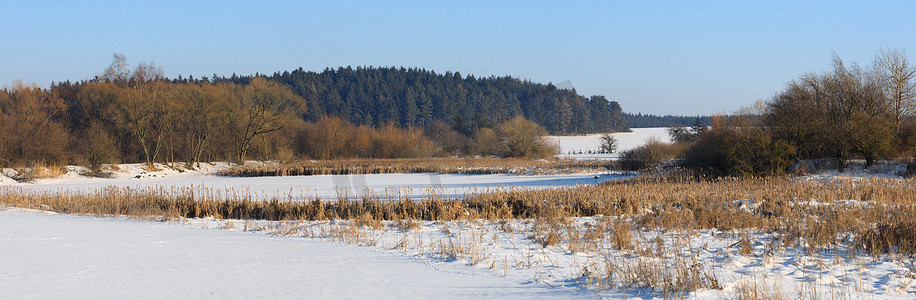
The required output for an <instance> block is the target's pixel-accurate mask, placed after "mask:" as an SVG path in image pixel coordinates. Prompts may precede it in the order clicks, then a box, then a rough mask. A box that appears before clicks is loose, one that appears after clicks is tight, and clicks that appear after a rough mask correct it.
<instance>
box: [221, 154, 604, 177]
mask: <svg viewBox="0 0 916 300" xmlns="http://www.w3.org/2000/svg"><path fill="white" fill-rule="evenodd" d="M612 169H616V165H615V163H614V162H612V161H601V160H572V159H549V160H532V159H522V158H419V159H411V158H402V159H346V160H321V161H296V162H289V163H280V164H274V165H266V166H264V165H261V166H236V167H232V168H229V169H225V170H221V171H219V172H218V173H217V174H218V175H222V176H234V177H255V176H299V175H364V174H391V173H439V174H475V175H480V174H515V175H545V174H547V175H549V174H568V173H582V172H601V171H607V170H612Z"/></svg>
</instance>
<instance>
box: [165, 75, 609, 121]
mask: <svg viewBox="0 0 916 300" xmlns="http://www.w3.org/2000/svg"><path fill="white" fill-rule="evenodd" d="M256 77H258V75H256V76H253V77H252V76H237V75H232V76H230V77H224V76H217V75H214V77H213V78H210V79H209V80H210V81H214V82H228V83H235V84H244V83H247V82H248V81H250V80H251V79H252V78H256ZM266 78H267V79H268V80H270V81H275V82H280V83H283V84H284V85H286V86H288V87H289V88H290V89H291V90H292V91H293V92H295V93H296V94H297V95H299V96H300V97H302V98H305V99H309V101H308V103H307V105H308V110H307V112H306V113H305V114H304V116H303V117H304V118H305V120H307V121H317V120H319V119H321V118H322V117H324V116H337V117H340V118H342V119H344V120H347V121H348V122H350V123H353V124H360V125H368V126H373V127H380V126H383V125H386V124H389V123H391V124H394V125H395V126H398V127H401V128H407V127H418V128H422V129H428V128H431V127H432V126H433V125H434V123H435V122H436V121H442V122H446V123H456V122H457V123H460V125H462V126H466V127H467V129H464V130H462V131H472V130H473V129H474V128H484V127H494V126H495V125H496V124H499V123H501V122H503V121H506V120H509V119H512V118H514V117H516V116H523V117H525V118H527V119H529V120H531V121H534V122H535V123H538V124H540V125H542V126H543V127H544V128H545V129H546V130H547V131H548V132H550V133H552V134H583V133H595V132H615V131H624V130H626V122H625V121H624V119H623V117H622V109H621V107H620V104H619V103H617V102H616V101H609V100H608V99H606V98H605V97H604V96H592V97H588V98H586V97H584V96H581V95H579V94H577V93H576V92H575V91H574V90H567V89H558V88H557V87H556V86H554V85H553V84H546V85H545V84H539V83H534V82H531V81H527V80H520V79H517V78H513V77H510V76H501V77H497V76H491V77H485V78H477V77H475V76H473V75H468V76H462V75H461V73H459V72H445V73H436V72H435V71H429V70H425V69H419V68H403V67H401V68H394V67H388V68H376V67H357V68H352V67H340V68H337V69H325V70H324V71H322V72H312V71H305V70H303V69H302V68H299V69H296V70H293V71H292V72H289V71H285V72H282V73H279V72H278V73H274V74H273V75H270V76H267V77H266ZM176 80H177V81H195V80H193V79H176ZM198 80H203V79H198Z"/></svg>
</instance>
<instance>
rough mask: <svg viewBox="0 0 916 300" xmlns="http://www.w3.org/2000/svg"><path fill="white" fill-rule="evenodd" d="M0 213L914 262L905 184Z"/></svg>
mask: <svg viewBox="0 0 916 300" xmlns="http://www.w3.org/2000/svg"><path fill="white" fill-rule="evenodd" d="M0 203H2V204H4V205H7V206H14V207H23V208H33V209H42V210H49V211H55V212H59V213H71V214H94V215H127V216H141V217H142V216H159V217H163V218H206V217H213V218H224V219H257V220H329V219H352V220H362V221H361V222H364V223H366V224H371V223H373V222H377V221H401V222H405V221H407V222H409V221H410V220H426V221H453V220H476V219H487V220H505V219H543V220H548V223H549V224H561V223H562V220H564V219H567V218H570V217H588V216H598V215H602V216H627V217H629V218H630V220H631V223H632V226H633V227H634V228H636V229H640V230H660V231H663V232H665V231H685V230H687V231H689V230H698V229H719V230H722V231H739V230H755V231H761V232H773V233H778V234H780V241H781V242H782V243H783V244H784V246H804V247H806V248H809V249H811V251H816V250H824V249H835V248H836V247H838V245H841V244H853V245H855V247H857V249H861V250H863V251H867V252H869V253H871V254H875V255H879V254H885V253H905V254H916V182H914V180H912V179H910V180H896V179H846V180H821V181H809V180H802V179H793V178H776V179H723V180H715V181H711V180H691V179H683V178H672V177H665V176H650V177H640V178H635V179H626V180H615V181H610V182H606V183H601V184H597V185H584V186H576V187H570V188H562V189H553V190H517V189H508V190H501V191H496V192H491V193H485V194H477V195H470V196H465V197H460V198H445V197H441V196H439V195H437V194H435V193H432V192H430V193H428V194H427V195H426V196H425V197H424V198H422V199H419V200H417V199H411V198H408V197H407V196H402V198H394V199H380V198H378V197H374V196H371V195H365V196H363V197H362V198H360V199H346V198H343V197H340V198H338V199H337V200H332V201H321V200H320V199H318V198H317V197H316V198H313V199H312V200H306V201H299V200H291V199H279V198H273V199H269V200H259V199H255V198H254V197H252V196H251V195H250V194H248V193H246V192H241V191H232V190H217V189H212V188H204V187H188V188H165V187H160V188H148V189H132V188H116V187H107V188H101V189H97V190H95V191H92V192H89V193H61V192H31V191H25V190H22V189H19V188H11V187H7V188H2V189H0ZM556 226H560V225H556ZM619 226H620V225H618V226H616V227H619ZM614 227H615V226H610V227H609V228H614ZM557 231H559V230H557ZM545 237H548V239H546V240H545V244H551V242H550V241H549V239H553V238H554V237H550V234H549V233H547V234H546V235H545ZM567 238H568V237H567Z"/></svg>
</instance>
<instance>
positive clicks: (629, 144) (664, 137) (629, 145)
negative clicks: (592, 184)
mask: <svg viewBox="0 0 916 300" xmlns="http://www.w3.org/2000/svg"><path fill="white" fill-rule="evenodd" d="M632 130H633V132H616V133H613V135H614V138H615V139H617V151H616V152H615V153H611V154H588V151H596V150H598V149H600V148H601V135H600V134H589V135H578V136H549V137H547V138H548V139H549V140H551V141H553V142H556V143H558V144H559V145H560V155H557V157H560V158H575V159H615V158H618V157H620V153H621V152H623V151H627V150H630V149H633V148H636V147H639V146H642V145H643V144H645V143H646V141H648V140H649V139H651V138H656V139H658V140H660V141H662V142H666V143H670V142H671V138H670V137H669V136H668V128H667V127H656V128H633V129H632ZM579 151H582V153H583V154H578V152H579ZM571 153H575V154H571Z"/></svg>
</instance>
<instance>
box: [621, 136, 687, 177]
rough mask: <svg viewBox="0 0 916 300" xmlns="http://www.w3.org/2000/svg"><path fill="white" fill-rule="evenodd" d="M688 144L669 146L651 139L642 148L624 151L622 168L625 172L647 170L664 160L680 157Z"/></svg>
mask: <svg viewBox="0 0 916 300" xmlns="http://www.w3.org/2000/svg"><path fill="white" fill-rule="evenodd" d="M685 147H686V144H683V143H675V144H669V143H665V142H662V141H660V140H658V139H656V138H650V139H649V140H648V141H646V143H645V144H643V145H642V146H639V147H636V148H633V149H630V150H627V151H624V152H623V153H621V156H620V167H621V168H622V169H624V170H629V171H637V170H642V169H647V168H649V167H651V166H653V165H655V164H657V163H659V162H661V161H662V160H664V159H671V158H676V157H678V156H680V154H681V153H683V152H684V149H685Z"/></svg>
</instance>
